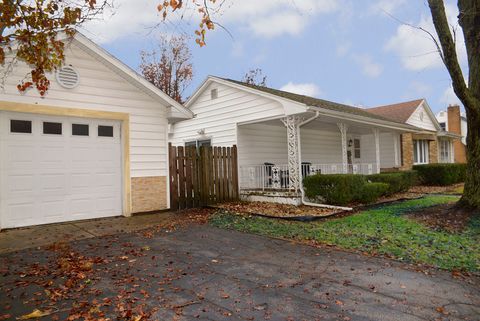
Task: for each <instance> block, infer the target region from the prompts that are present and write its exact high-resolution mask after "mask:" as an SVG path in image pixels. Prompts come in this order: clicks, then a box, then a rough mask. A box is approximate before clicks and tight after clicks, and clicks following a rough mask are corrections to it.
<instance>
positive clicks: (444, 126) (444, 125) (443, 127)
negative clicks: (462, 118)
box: [440, 122, 447, 130]
mask: <svg viewBox="0 0 480 321" xmlns="http://www.w3.org/2000/svg"><path fill="white" fill-rule="evenodd" d="M440 128H441V129H442V130H447V124H446V123H445V122H443V123H440Z"/></svg>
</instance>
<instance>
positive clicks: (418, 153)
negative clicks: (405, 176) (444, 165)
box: [413, 139, 429, 164]
mask: <svg viewBox="0 0 480 321" xmlns="http://www.w3.org/2000/svg"><path fill="white" fill-rule="evenodd" d="M413 163H414V164H428V163H429V154H428V140H423V139H420V140H414V141H413Z"/></svg>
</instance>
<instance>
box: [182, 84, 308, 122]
mask: <svg viewBox="0 0 480 321" xmlns="http://www.w3.org/2000/svg"><path fill="white" fill-rule="evenodd" d="M212 82H217V83H220V84H222V85H225V86H228V87H232V88H235V89H238V90H243V91H246V92H248V93H251V94H254V95H258V96H261V97H265V98H268V99H271V100H274V101H276V102H279V103H280V104H281V105H282V106H283V107H284V109H285V115H294V114H298V113H302V112H306V111H307V105H305V104H302V103H299V102H298V101H295V100H291V99H288V98H284V97H279V96H277V95H274V94H270V93H267V92H264V91H261V90H257V89H254V88H249V87H247V86H243V85H240V84H236V83H234V82H231V81H228V80H224V79H221V78H218V77H215V76H208V78H207V79H205V81H204V82H203V83H202V84H201V85H200V87H199V88H198V89H197V91H196V92H195V93H194V94H193V95H192V97H190V99H189V100H188V101H187V102H186V103H185V106H187V107H189V106H190V105H191V104H193V102H194V101H195V100H196V98H197V97H198V96H199V95H200V93H201V92H203V91H204V90H205V88H206V87H207V86H208V85H210V84H211V83H212Z"/></svg>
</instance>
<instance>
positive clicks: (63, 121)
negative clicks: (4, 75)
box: [0, 111, 122, 228]
mask: <svg viewBox="0 0 480 321" xmlns="http://www.w3.org/2000/svg"><path fill="white" fill-rule="evenodd" d="M120 132H121V131H120V122H117V121H108V120H99V119H85V118H71V117H53V116H43V115H37V114H23V113H11V112H1V111H0V224H1V227H2V228H11V227H20V226H28V225H37V224H47V223H55V222H63V221H73V220H83V219H91V218H98V217H107V216H116V215H121V214H122V188H121V186H122V176H121V168H122V156H121V138H120Z"/></svg>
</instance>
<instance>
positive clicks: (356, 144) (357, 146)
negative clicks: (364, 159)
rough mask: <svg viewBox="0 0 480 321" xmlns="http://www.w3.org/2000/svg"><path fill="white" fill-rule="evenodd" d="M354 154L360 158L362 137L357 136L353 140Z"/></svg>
mask: <svg viewBox="0 0 480 321" xmlns="http://www.w3.org/2000/svg"><path fill="white" fill-rule="evenodd" d="M353 155H354V156H355V158H357V159H358V158H360V156H361V153H360V139H358V138H356V139H354V140H353Z"/></svg>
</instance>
